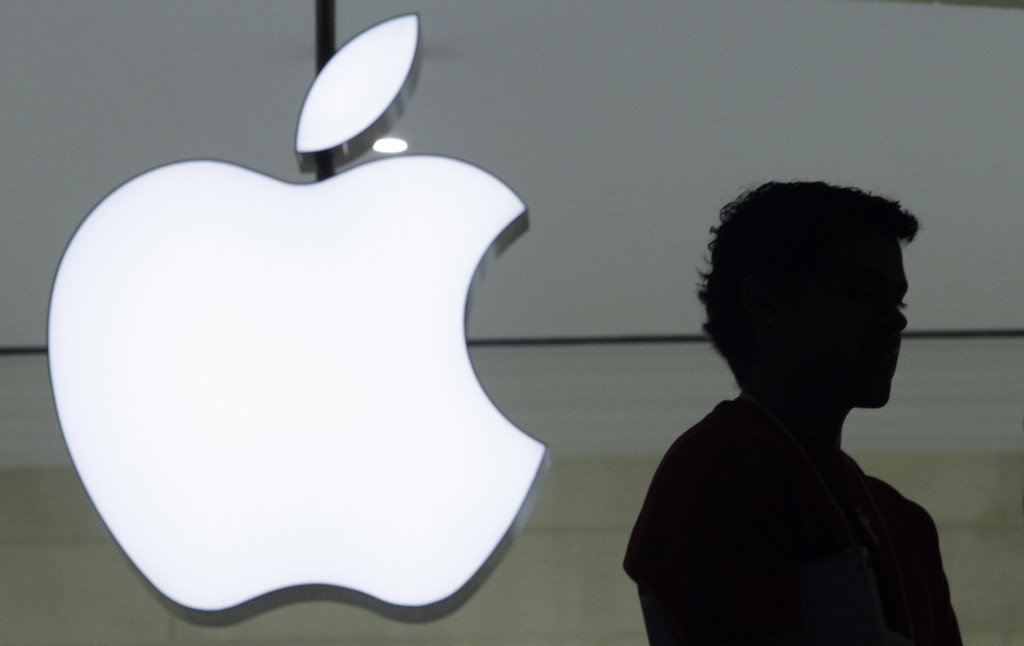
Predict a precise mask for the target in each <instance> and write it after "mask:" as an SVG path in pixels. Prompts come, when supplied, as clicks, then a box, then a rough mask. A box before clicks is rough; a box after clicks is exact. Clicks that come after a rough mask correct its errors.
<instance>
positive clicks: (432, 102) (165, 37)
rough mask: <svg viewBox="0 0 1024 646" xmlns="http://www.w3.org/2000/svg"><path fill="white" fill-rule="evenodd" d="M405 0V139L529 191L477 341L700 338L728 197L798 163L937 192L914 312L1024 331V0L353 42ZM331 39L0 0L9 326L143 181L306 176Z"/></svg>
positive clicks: (766, 3) (287, 24)
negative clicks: (222, 165) (313, 111)
mask: <svg viewBox="0 0 1024 646" xmlns="http://www.w3.org/2000/svg"><path fill="white" fill-rule="evenodd" d="M410 10H416V11H418V12H419V13H420V14H421V16H422V20H423V34H424V39H425V47H424V52H425V58H424V61H423V73H422V76H421V78H420V83H419V87H418V89H417V91H416V94H415V95H414V97H413V100H412V103H411V104H410V107H409V110H408V113H407V115H406V116H405V117H404V118H403V119H402V120H401V121H400V122H399V124H398V126H397V127H396V131H395V132H396V134H399V135H401V136H404V137H406V138H407V139H408V140H409V141H410V142H411V145H412V151H413V152H435V153H440V154H447V155H454V156H458V157H462V158H466V159H468V160H470V161H473V162H475V163H477V164H480V165H482V166H484V167H485V168H488V169H489V170H491V171H492V172H494V173H495V174H497V175H498V176H499V177H501V178H503V179H504V180H506V181H507V182H508V183H509V184H510V185H512V186H513V187H514V188H515V189H516V190H517V191H518V192H519V193H520V194H521V195H522V196H523V198H524V200H525V201H526V202H527V204H528V205H529V206H530V213H531V215H530V217H531V230H530V231H529V232H528V233H527V234H526V236H524V237H523V238H522V240H520V241H519V242H517V243H516V244H515V245H514V246H513V247H512V248H511V249H509V250H508V251H507V252H506V254H505V255H504V256H503V257H502V258H501V260H500V262H499V263H498V264H497V265H495V266H494V267H493V269H492V270H491V272H490V273H489V275H488V280H487V282H486V283H485V284H484V285H483V288H482V289H481V290H480V292H479V293H478V294H477V298H476V299H475V303H474V311H473V313H472V317H471V319H470V335H471V336H472V337H474V338H494V337H502V338H506V337H507V338H530V337H534V338H536V337H564V336H569V337H592V336H623V335H626V336H629V335H646V334H689V333H695V332H697V331H698V330H699V326H700V323H701V320H702V316H701V312H700V309H699V305H698V303H697V301H696V298H695V296H694V283H695V281H696V279H697V271H698V269H699V268H700V267H701V265H702V256H703V251H704V246H705V245H706V242H707V232H708V228H709V227H710V226H711V225H712V224H713V223H714V220H715V217H716V213H717V210H718V209H719V208H720V207H721V206H722V204H724V203H725V202H726V201H728V200H729V199H731V198H732V197H734V196H735V195H736V194H737V192H738V191H740V190H741V189H742V188H744V187H748V186H751V185H754V184H757V183H759V182H762V181H765V180H769V179H784V180H785V179H796V178H802V179H819V178H820V179H825V180H828V181H833V182H837V183H843V184H853V185H858V186H861V187H864V188H866V189H869V190H872V191H877V192H881V193H884V194H887V195H890V196H893V197H896V198H898V199H901V200H902V201H903V202H904V203H905V204H906V206H907V207H909V208H910V209H912V210H914V211H915V212H918V213H919V215H920V216H921V219H922V221H923V223H924V227H923V230H922V233H921V235H920V238H919V239H918V241H916V242H915V243H914V244H913V245H912V246H911V247H910V248H909V249H908V251H907V271H908V274H909V277H910V282H911V290H910V295H909V297H908V302H909V303H910V304H911V309H910V310H909V315H910V321H911V323H910V325H911V328H912V329H918V330H921V329H962V328H1017V329H1021V328H1024V287H1022V286H1024V262H1021V260H1020V253H1019V250H1020V247H1021V243H1022V242H1024V218H1022V213H1021V209H1022V208H1024V182H1021V181H1020V177H1021V169H1024V145H1022V144H1024V120H1021V119H1020V112H1019V110H1020V106H1021V105H1024V64H1022V63H1024V39H1022V38H1021V37H1020V34H1021V33H1024V12H1022V11H1017V10H1012V9H1000V8H993V7H973V6H954V5H951V4H945V3H914V2H854V1H850V0H842V1H838V0H719V1H716V2H703V1H696V0H693V1H682V2H678V1H677V2H654V1H650V2H644V3H639V4H636V3H621V2H591V1H585V0H560V1H559V2H548V1H547V0H545V1H540V0H521V1H517V2H497V1H493V2H478V1H476V0H473V1H470V0H424V1H421V2H411V1H398V0H373V1H372V2H371V1H369V0H365V1H353V2H345V1H342V2H339V3H338V23H339V27H338V32H339V40H343V39H344V38H347V37H348V36H350V35H352V34H354V33H356V32H358V31H360V30H362V29H363V28H365V27H367V26H368V25H370V24H371V23H373V22H375V21H377V20H380V19H383V18H386V17H389V16H391V15H395V14H398V13H403V12H406V11H410ZM312 38H313V2H312V1H311V0H310V1H309V2H277V1H263V0H234V1H232V0H221V1H217V2H206V1H203V2H200V1H177V2H166V1H163V0H104V1H97V2H88V3H83V2H73V1H70V0H66V1H56V2H47V3H39V2H34V1H31V0H3V2H0V60H3V61H4V63H3V64H2V65H0V115H3V116H2V118H0V119H2V120H0V128H2V130H0V132H2V137H3V139H2V141H3V150H4V153H3V155H2V157H0V227H2V235H0V311H3V312H4V316H3V317H0V347H25V346H42V345H44V344H45V321H46V308H47V298H48V293H49V287H50V283H51V280H52V277H53V273H54V271H55V268H56V266H57V263H58V260H59V258H60V254H61V251H62V249H63V247H64V245H65V244H66V243H67V240H68V239H69V237H70V236H71V235H72V233H73V232H74V231H75V228H76V226H77V225H78V223H79V222H80V221H81V220H82V218H83V217H85V215H86V214H87V213H88V212H89V210H90V209H91V208H92V207H93V205H95V204H96V203H97V202H98V201H99V200H100V199H101V198H102V197H103V196H104V195H106V194H107V193H108V192H109V191H111V190H112V189H113V188H115V187H117V186H118V185H119V184H121V183H122V182H124V181H125V180H127V179H128V178H130V177H132V176H133V175H135V174H137V173H139V172H141V171H143V170H145V169H147V168H151V167H154V166H157V165H160V164H165V163H168V162H172V161H176V160H179V159H185V158H194V157H200V158H202V157H209V158H218V159H225V160H230V161H234V162H236V163H239V164H241V165H244V166H248V167H251V168H253V169H256V170H258V171H260V172H264V173H269V174H271V175H274V176H277V177H280V178H282V179H285V180H289V181H308V180H309V178H308V177H303V176H302V175H300V174H299V172H298V170H297V167H296V165H295V159H294V155H293V154H292V136H293V131H294V127H295V120H296V118H297V115H298V110H299V107H300V105H301V102H302V98H303V96H304V93H305V91H306V88H307V86H308V84H309V82H310V81H311V79H312V74H313V70H312V68H313V43H312ZM346 207H347V205H338V214H339V215H338V217H344V214H345V209H346Z"/></svg>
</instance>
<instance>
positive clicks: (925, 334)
mask: <svg viewBox="0 0 1024 646" xmlns="http://www.w3.org/2000/svg"><path fill="white" fill-rule="evenodd" d="M903 338H904V339H999V338H1024V330H912V331H908V332H904V333H903ZM707 342H708V337H707V336H705V335H703V334H650V335H629V336H553V337H525V338H519V337H515V338H495V339H470V340H469V341H467V344H468V345H469V346H470V347H472V348H495V347H527V346H569V345H654V344H677V343H707ZM45 354H46V346H24V347H15V348H0V356H4V355H7V356H11V355H45Z"/></svg>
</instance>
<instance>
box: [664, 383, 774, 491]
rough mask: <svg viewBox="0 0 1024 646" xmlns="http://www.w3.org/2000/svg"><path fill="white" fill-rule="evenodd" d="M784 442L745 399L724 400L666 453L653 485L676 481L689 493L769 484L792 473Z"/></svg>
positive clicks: (756, 409)
mask: <svg viewBox="0 0 1024 646" xmlns="http://www.w3.org/2000/svg"><path fill="white" fill-rule="evenodd" d="M783 440H784V438H782V439H780V438H779V437H778V434H777V433H774V432H772V426H771V421H770V420H768V419H767V418H765V417H764V415H763V414H762V413H761V411H760V410H759V409H758V408H757V407H756V406H754V405H752V404H750V403H749V402H746V401H743V400H730V401H724V402H721V403H720V404H718V405H717V406H715V408H714V409H713V410H712V411H711V412H710V413H708V414H707V415H706V416H705V417H704V418H703V419H702V420H700V421H699V422H697V423H696V424H694V425H693V426H692V427H690V428H689V429H688V430H686V431H685V432H684V433H683V434H682V435H680V436H679V438H677V439H676V441H675V442H674V443H673V444H672V446H671V447H670V448H669V449H668V451H667V452H666V453H665V455H664V457H663V458H662V460H661V464H660V466H659V467H658V471H657V472H656V474H655V482H654V484H661V485H667V484H668V483H674V484H675V485H676V486H677V487H686V488H687V489H688V491H689V493H690V494H698V492H701V491H707V490H717V491H719V492H720V493H725V491H724V490H722V489H721V488H722V487H723V486H725V487H726V488H727V489H735V488H743V483H744V482H759V483H761V485H766V486H770V482H772V481H774V480H775V478H773V477H771V474H772V473H776V472H778V473H782V472H784V471H787V470H789V469H790V466H789V465H788V464H787V458H786V456H785V453H786V448H787V447H786V445H785V443H784V441H783Z"/></svg>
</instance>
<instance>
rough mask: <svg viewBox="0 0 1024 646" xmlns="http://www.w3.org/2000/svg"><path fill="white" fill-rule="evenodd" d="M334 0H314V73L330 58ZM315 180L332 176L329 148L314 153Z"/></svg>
mask: <svg viewBox="0 0 1024 646" xmlns="http://www.w3.org/2000/svg"><path fill="white" fill-rule="evenodd" d="M334 9H335V0H316V73H317V74H319V73H320V70H322V69H323V68H324V66H325V65H327V61H329V60H331V56H333V55H334V50H335V48H336V45H335V42H334V20H335V11H334ZM313 158H314V159H315V161H316V181H318V182H319V181H321V180H325V179H327V178H329V177H333V176H334V155H333V154H332V153H331V151H329V150H323V151H320V152H318V153H315V154H314V156H313Z"/></svg>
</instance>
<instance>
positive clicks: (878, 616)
mask: <svg viewBox="0 0 1024 646" xmlns="http://www.w3.org/2000/svg"><path fill="white" fill-rule="evenodd" d="M917 228H918V222H917V219H916V218H915V217H914V216H913V215H911V214H909V213H908V212H907V211H906V210H904V209H903V208H902V207H901V206H900V205H899V203H897V202H893V201H890V200H887V199H884V198H881V197H878V196H873V195H870V194H867V193H864V192H862V191H859V190H857V189H854V188H842V187H836V186H831V185H828V184H824V183H819V182H816V183H802V182H798V183H775V182H773V183H769V184H765V185H763V186H760V187H758V188H756V189H753V190H751V191H749V192H747V193H745V194H743V195H741V196H740V197H739V198H738V199H737V200H736V201H734V202H732V203H730V204H728V205H727V206H726V207H725V208H723V209H722V212H721V222H720V224H719V226H717V227H715V228H713V229H712V234H713V238H712V241H711V243H710V244H709V245H708V249H709V250H710V254H711V256H710V269H709V271H708V272H707V273H705V274H702V278H703V282H702V284H701V287H700V291H699V297H700V299H701V302H702V303H703V304H704V306H705V309H706V313H707V321H706V323H705V325H704V329H705V331H706V332H707V333H708V334H709V336H710V337H711V341H712V343H713V344H714V346H715V348H716V349H717V350H718V352H719V353H720V354H721V355H722V356H723V357H724V359H725V360H726V362H727V363H728V365H729V368H730V369H731V371H732V372H733V374H734V375H735V377H736V381H737V383H738V384H739V386H740V389H741V394H740V396H739V397H738V398H737V399H735V400H732V401H726V402H723V403H721V404H719V405H718V406H717V407H715V409H714V410H713V411H712V412H711V413H710V414H709V415H707V416H706V417H705V418H704V419H703V420H702V421H701V422H699V423H698V424H697V425H696V426H694V427H693V428H691V429H690V430H688V431H687V432H686V433H684V434H683V435H682V436H681V437H680V438H679V439H678V440H676V442H675V443H674V444H673V445H672V447H671V448H670V449H669V451H668V452H667V454H666V455H665V457H664V459H663V460H662V462H661V464H660V466H659V467H658V470H657V472H656V473H655V475H654V478H653V481H652V483H651V485H650V489H649V491H648V494H647V497H646V499H645V501H644V505H643V508H642V510H641V512H640V516H639V518H638V520H637V522H636V526H635V528H634V530H633V534H632V536H631V538H630V542H629V547H628V550H627V553H626V559H625V569H626V572H627V573H628V574H629V575H630V576H631V577H632V578H633V580H634V581H636V583H637V584H638V586H639V590H640V594H641V599H642V603H643V606H644V609H645V617H646V618H648V619H649V620H650V621H649V623H648V628H649V634H650V635H651V636H652V643H655V641H656V640H655V639H654V635H655V634H656V632H657V626H658V625H659V623H661V625H663V627H664V628H665V631H666V633H671V637H670V638H669V639H668V640H667V641H666V643H678V644H686V645H690V644H702V645H703V644H829V646H841V645H842V644H847V643H848V644H856V645H858V646H864V645H867V644H911V643H913V644H917V645H918V646H922V645H927V646H932V645H934V646H945V645H957V646H958V645H960V644H961V640H960V634H959V629H958V627H957V621H956V617H955V615H954V613H953V609H952V606H951V605H950V600H949V587H948V585H947V582H946V577H945V574H944V572H943V569H942V561H941V556H940V553H939V546H938V535H937V533H936V529H935V524H934V522H933V521H932V519H931V517H930V516H929V515H928V513H927V512H926V511H925V510H924V509H923V508H921V507H920V506H918V505H917V504H915V503H913V502H911V501H909V500H907V499H906V498H904V497H903V496H901V495H900V494H899V493H898V492H897V491H896V490H895V489H893V488H892V487H891V486H889V485H887V484H886V483H884V482H882V481H881V480H878V479H876V478H872V477H870V476H867V475H864V473H863V472H862V471H861V470H860V468H859V467H858V466H857V464H856V463H855V462H854V461H853V460H852V459H851V458H850V457H849V456H848V455H847V454H846V453H844V452H843V451H842V449H841V439H842V428H843V422H844V420H845V419H846V416H847V414H848V413H849V412H850V411H851V410H852V409H854V408H879V407H881V406H884V405H885V404H886V402H888V400H889V391H890V385H891V382H892V378H893V374H894V372H895V370H896V362H897V358H898V356H899V350H900V335H901V332H902V331H903V329H904V328H905V327H906V325H907V319H906V317H905V316H904V314H903V312H902V310H903V308H904V303H903V298H904V296H905V294H906V292H907V280H906V276H905V274H904V271H903V261H902V245H903V244H907V243H909V242H910V241H912V240H913V238H914V236H915V235H916V233H917Z"/></svg>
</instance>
